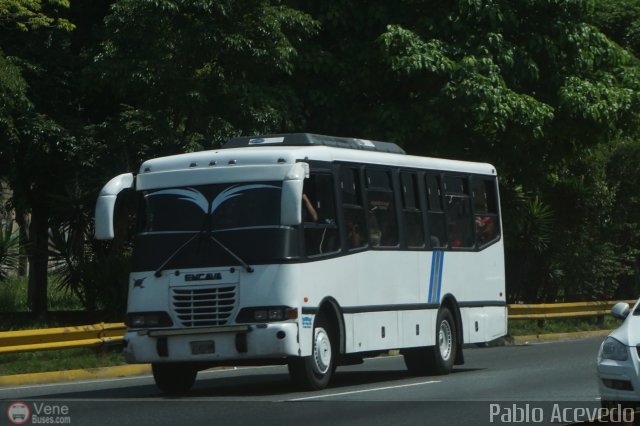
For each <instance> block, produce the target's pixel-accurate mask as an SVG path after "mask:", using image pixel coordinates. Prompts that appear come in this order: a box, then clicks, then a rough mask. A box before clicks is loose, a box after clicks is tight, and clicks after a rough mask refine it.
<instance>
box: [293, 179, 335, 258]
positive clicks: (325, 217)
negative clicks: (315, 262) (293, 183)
mask: <svg viewBox="0 0 640 426" xmlns="http://www.w3.org/2000/svg"><path fill="white" fill-rule="evenodd" d="M302 192H303V195H304V196H305V197H306V198H307V200H308V202H309V204H310V206H308V205H307V204H306V203H307V201H306V200H303V203H302V204H303V205H302V206H301V208H302V217H303V225H304V242H305V252H306V254H307V256H315V255H320V254H326V253H334V252H336V251H337V250H339V249H340V238H339V234H338V226H337V224H336V204H335V198H334V190H333V177H332V176H331V175H330V174H328V173H318V174H314V173H312V174H311V176H310V177H309V179H307V180H305V182H304V187H303V190H302Z"/></svg>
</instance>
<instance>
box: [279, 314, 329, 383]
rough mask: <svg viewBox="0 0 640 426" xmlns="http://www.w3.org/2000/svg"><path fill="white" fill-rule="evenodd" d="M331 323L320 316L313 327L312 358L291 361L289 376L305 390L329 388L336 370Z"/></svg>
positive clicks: (306, 357)
mask: <svg viewBox="0 0 640 426" xmlns="http://www.w3.org/2000/svg"><path fill="white" fill-rule="evenodd" d="M334 342H335V341H334V340H333V335H332V330H331V327H330V324H329V322H328V321H327V319H326V317H325V316H324V315H323V314H319V315H318V317H317V318H316V321H315V324H314V327H313V348H312V350H311V356H305V357H297V358H292V359H291V360H289V364H288V366H289V375H290V376H291V379H292V380H293V382H294V383H295V384H296V385H298V386H299V387H300V388H302V389H305V390H320V389H324V388H325V387H327V385H328V384H329V381H330V380H331V377H332V376H333V373H334V371H335V369H336V352H335V351H336V346H335V343H334Z"/></svg>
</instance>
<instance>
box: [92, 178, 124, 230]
mask: <svg viewBox="0 0 640 426" xmlns="http://www.w3.org/2000/svg"><path fill="white" fill-rule="evenodd" d="M131 188H133V173H125V174H122V175H119V176H116V177H114V178H113V179H111V180H110V181H109V182H107V184H106V185H105V186H104V187H103V188H102V191H100V195H99V196H98V201H97V202H96V216H95V221H96V233H95V236H96V238H97V239H98V240H112V239H113V237H114V235H115V232H114V229H113V214H114V210H115V206H116V200H117V199H118V194H120V192H122V191H123V190H125V189H131Z"/></svg>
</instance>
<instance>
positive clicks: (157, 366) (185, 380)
mask: <svg viewBox="0 0 640 426" xmlns="http://www.w3.org/2000/svg"><path fill="white" fill-rule="evenodd" d="M151 370H152V371H153V379H154V380H155V382H156V386H158V388H160V390H161V391H162V392H164V393H166V394H169V395H181V394H185V393H187V392H189V390H190V389H191V387H193V384H194V383H195V381H196V376H197V375H198V370H197V369H196V368H195V367H193V366H191V365H189V364H185V363H177V362H164V363H154V364H152V365H151Z"/></svg>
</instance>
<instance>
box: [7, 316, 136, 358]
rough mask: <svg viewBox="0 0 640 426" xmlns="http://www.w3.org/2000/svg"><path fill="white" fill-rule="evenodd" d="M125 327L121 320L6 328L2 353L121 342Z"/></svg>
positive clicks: (84, 346) (85, 346) (86, 346)
mask: <svg viewBox="0 0 640 426" xmlns="http://www.w3.org/2000/svg"><path fill="white" fill-rule="evenodd" d="M126 330H127V328H126V326H125V325H124V324H122V323H115V324H105V323H100V324H92V325H83V326H78V327H59V328H45V329H39V330H19V331H5V332H2V333H0V354H3V353H14V352H30V351H40V350H47V349H69V348H88V347H96V346H102V345H106V344H112V343H119V342H121V341H122V337H123V336H124V333H125V331H126Z"/></svg>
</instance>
